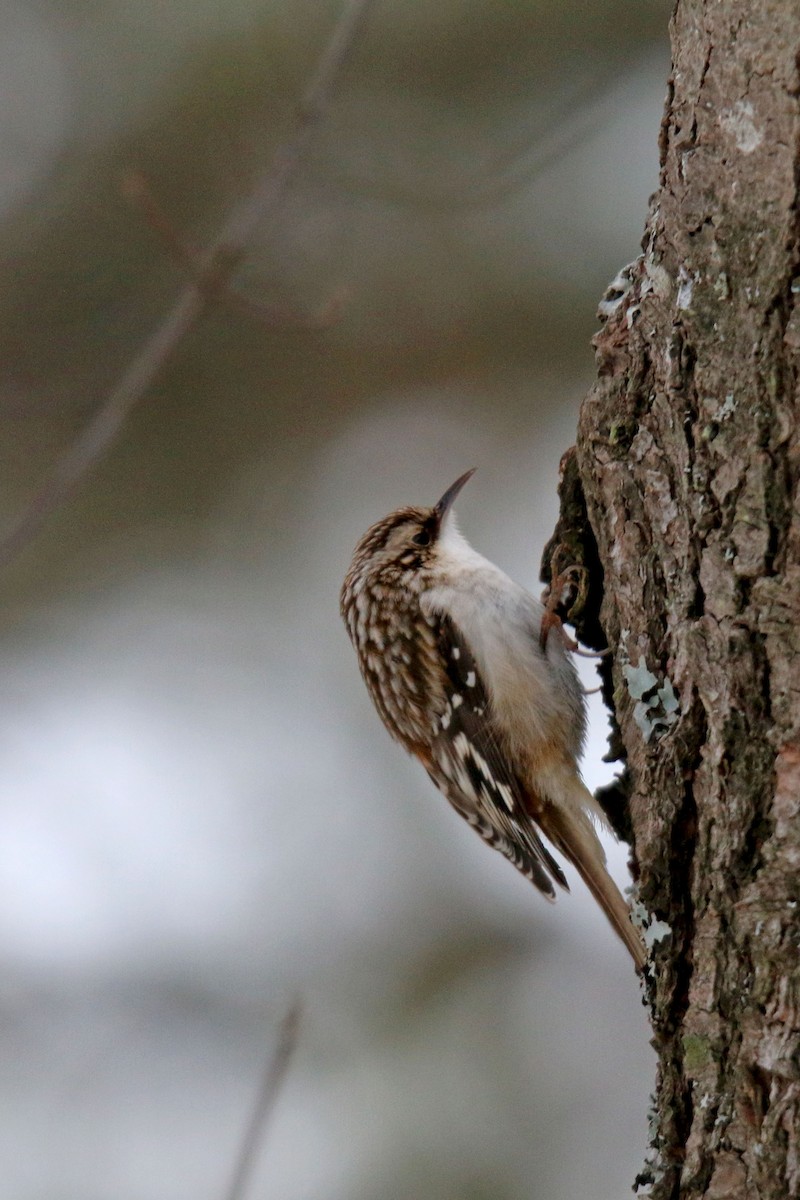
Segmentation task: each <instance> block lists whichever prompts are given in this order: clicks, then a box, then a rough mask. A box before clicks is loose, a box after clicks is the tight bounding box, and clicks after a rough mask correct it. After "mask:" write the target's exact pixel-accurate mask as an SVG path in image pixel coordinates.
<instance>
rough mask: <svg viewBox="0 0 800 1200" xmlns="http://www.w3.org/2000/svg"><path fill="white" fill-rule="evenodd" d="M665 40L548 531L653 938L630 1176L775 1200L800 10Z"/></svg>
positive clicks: (794, 821)
mask: <svg viewBox="0 0 800 1200" xmlns="http://www.w3.org/2000/svg"><path fill="white" fill-rule="evenodd" d="M671 32H672V50H673V72H672V79H671V84H670V91H669V93H668V99H667V107H666V112H665V116H664V121H663V125H662V136H661V178H660V186H659V190H658V192H657V193H656V195H655V196H654V197H653V200H652V203H651V210H650V214H649V218H648V221H647V226H646V230H645V237H644V241H643V247H644V251H643V253H642V255H641V256H640V258H639V259H637V261H636V262H635V263H633V264H631V266H630V267H629V268H628V269H627V270H626V272H624V273H623V275H622V276H621V277H620V280H619V281H618V283H619V286H618V287H616V288H615V291H614V294H613V295H609V296H608V297H607V300H606V302H605V304H604V307H603V309H602V310H601V313H602V316H603V319H604V326H603V329H602V330H601V332H600V333H599V334H598V335H597V337H596V339H595V346H596V351H597V368H598V378H597V381H596V383H595V385H594V387H593V389H592V391H591V392H590V394H589V395H588V397H587V398H586V400H585V401H584V404H583V408H582V413H581V420H580V427H579V436H578V445H577V459H576V462H577V471H578V473H579V476H580V486H581V488H582V493H583V498H585V509H583V508H582V501H581V503H577V504H576V503H574V502H573V503H572V504H571V507H570V508H569V509H567V508H566V507H565V508H562V523H561V527H560V534H559V538H558V541H559V544H567V543H568V542H569V540H570V539H569V538H568V537H567V536H566V531H570V536H572V535H574V536H575V538H576V540H577V542H578V543H580V541H581V538H580V527H581V524H582V522H583V516H582V515H581V513H582V512H583V513H584V515H587V516H588V525H589V527H590V528H589V529H587V530H585V539H584V541H585V546H586V548H587V552H586V553H585V554H584V553H582V552H581V550H580V548H579V549H578V551H577V553H576V554H574V557H575V558H576V560H577V561H579V562H581V561H583V562H584V563H585V564H587V565H589V566H590V567H591V564H592V562H594V563H596V567H595V576H596V580H598V581H599V582H600V583H601V587H600V588H598V589H595V591H594V592H592V591H591V590H590V592H589V597H590V605H589V607H590V609H592V611H589V612H588V613H586V614H583V615H582V617H581V619H579V621H578V625H579V628H580V625H581V623H582V621H587V622H588V623H589V627H590V629H589V633H590V636H591V634H592V631H594V633H595V634H596V622H597V620H599V622H600V625H601V626H602V629H603V631H604V633H605V638H606V639H607V641H608V644H609V645H610V646H612V647H613V649H614V652H615V658H614V661H613V664H611V663H609V664H608V671H609V673H608V674H607V675H606V679H605V682H606V696H607V699H608V702H609V706H610V707H611V708H612V709H613V711H614V712H615V716H616V721H617V725H618V738H617V739H616V747H617V749H618V750H619V752H620V757H623V758H624V759H625V761H626V763H627V772H626V779H627V781H628V782H629V784H630V787H629V793H630V794H629V814H630V828H631V830H632V835H633V845H634V849H635V869H636V875H637V878H638V895H639V902H640V903H641V905H642V906H643V907H644V909H645V910H646V912H647V913H648V914H652V916H653V917H654V918H656V921H657V924H656V929H657V931H658V933H659V935H660V937H659V940H658V944H657V948H656V951H655V962H654V965H653V967H652V972H653V981H652V984H651V987H650V1001H651V1005H652V1017H653V1026H654V1031H655V1045H656V1048H657V1050H658V1053H659V1075H658V1084H657V1091H656V1096H655V1109H654V1112H653V1114H652V1122H651V1128H652V1129H653V1131H654V1137H653V1149H652V1156H651V1159H650V1161H649V1162H648V1165H647V1167H646V1169H645V1171H644V1172H643V1173H642V1175H641V1176H640V1179H639V1181H638V1186H639V1187H640V1188H643V1189H646V1193H647V1195H649V1196H650V1197H651V1198H652V1200H700V1198H702V1200H740V1198H741V1200H743V1198H744V1197H753V1198H755V1197H758V1198H759V1200H785V1197H788V1196H796V1195H798V1194H800V1070H799V1069H798V1060H799V1059H800V975H798V944H799V943H800V921H799V916H800V907H799V905H798V901H799V900H800V873H799V872H798V863H800V821H798V816H800V689H799V688H798V680H799V679H800V661H799V660H800V388H799V385H798V381H799V380H800V302H799V301H800V171H799V170H798V163H800V9H798V6H797V4H796V0H775V2H774V3H772V4H770V5H768V6H762V7H758V6H755V7H754V6H753V5H751V4H749V3H748V0H721V2H719V0H713V3H712V2H711V0H679V2H678V4H677V7H676V10H675V14H674V17H673V21H672V30H671ZM573 468H574V463H573V464H572V466H570V464H569V461H568V463H567V469H568V470H569V471H570V472H573V485H574V484H575V478H574V471H573ZM565 495H568V496H572V499H573V501H574V498H575V487H574V486H573V487H572V488H571V489H566V491H565ZM573 549H574V547H573ZM550 550H551V551H552V544H551V547H550ZM592 596H594V601H593V602H592ZM594 640H595V641H596V637H595V639H594ZM618 799H619V797H617V798H616V800H617V801H618ZM616 816H617V817H619V813H618V812H617V813H616ZM616 823H617V827H618V828H619V827H620V824H621V823H620V821H619V820H617V822H616Z"/></svg>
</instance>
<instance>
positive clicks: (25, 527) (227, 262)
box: [0, 0, 372, 567]
mask: <svg viewBox="0 0 800 1200" xmlns="http://www.w3.org/2000/svg"><path fill="white" fill-rule="evenodd" d="M371 3H372V0H346V3H345V5H344V8H343V10H342V13H341V15H340V17H339V20H338V22H337V24H336V26H335V28H334V30H333V33H332V35H331V38H330V40H329V42H328V44H327V46H326V47H325V49H324V51H323V52H322V55H321V56H320V58H319V60H318V62H317V66H316V70H315V71H314V74H313V76H312V78H311V81H310V83H309V84H308V87H307V88H306V91H305V94H304V95H303V97H302V99H301V101H300V104H299V106H298V109H297V118H296V122H295V127H294V132H293V134H292V135H291V137H290V138H289V139H288V140H286V141H284V142H283V144H282V145H281V146H280V147H279V148H278V150H277V152H276V153H275V155H274V156H273V159H272V162H271V163H270V165H269V167H268V168H267V169H266V170H265V171H264V172H263V174H262V175H261V176H260V178H259V179H257V181H256V183H255V185H254V186H253V188H252V189H251V190H250V191H249V192H248V193H247V194H246V195H245V196H243V197H242V199H241V200H239V202H238V203H237V204H235V205H234V207H233V208H232V210H231V212H230V214H229V215H228V218H227V220H226V221H225V222H224V224H223V227H222V229H221V231H220V233H219V236H218V237H217V238H216V239H215V241H214V242H213V243H212V244H211V245H210V246H209V247H208V249H206V250H205V251H204V252H202V253H200V254H199V255H197V256H192V259H191V261H192V266H193V272H192V277H191V278H190V279H189V281H188V282H187V283H186V285H185V286H184V287H183V289H182V290H181V292H180V293H179V295H178V297H177V299H176V301H175V303H174V304H173V306H172V308H171V309H170V310H169V312H168V313H167V314H166V315H165V316H164V318H163V319H162V321H161V323H160V324H159V325H158V327H157V328H156V330H155V331H154V333H153V334H152V335H151V336H150V337H149V338H148V339H147V341H145V343H144V345H143V346H142V347H141V349H140V350H139V352H138V354H136V356H135V357H134V359H133V361H132V362H131V363H130V365H129V366H128V368H127V370H126V371H125V372H124V374H123V376H122V378H121V379H120V380H119V382H118V383H117V385H116V387H115V388H114V389H113V390H112V391H111V393H110V394H109V396H108V397H107V398H106V400H104V401H103V403H102V404H101V405H100V407H99V408H98V409H97V411H96V412H95V414H94V416H93V417H92V418H91V420H90V421H89V422H88V423H87V424H86V426H85V427H84V428H83V430H82V431H81V433H80V434H79V435H78V437H77V438H76V439H75V441H74V442H73V443H72V445H71V446H70V447H69V449H68V450H67V451H66V452H65V453H64V454H63V455H62V456H61V458H60V459H59V460H58V461H57V463H56V465H55V467H54V468H53V470H52V472H51V474H50V476H49V478H48V479H47V480H46V481H45V483H44V484H43V486H42V487H41V488H40V490H39V491H38V492H37V493H36V494H35V495H34V497H33V499H32V500H31V502H30V503H29V504H28V505H27V507H26V508H25V510H24V511H23V512H22V514H21V515H20V517H19V518H18V519H17V521H16V523H15V524H14V525H12V527H11V529H10V530H9V531H8V532H7V533H6V534H5V536H4V537H3V538H2V539H0V567H5V566H7V565H8V564H9V563H10V562H12V561H13V559H15V558H16V556H17V555H18V554H19V553H20V552H21V551H22V550H24V549H25V547H26V546H27V545H28V544H29V542H30V541H31V540H32V538H33V537H34V536H35V535H36V533H37V532H38V531H39V529H40V528H41V526H42V525H43V524H44V522H45V521H46V520H47V518H48V517H49V516H50V515H51V514H52V513H53V512H55V511H56V510H57V509H58V508H59V507H60V506H61V505H62V504H63V503H64V501H65V500H67V499H68V498H69V496H70V495H71V494H72V493H73V492H74V490H75V489H76V488H77V486H78V485H79V484H80V482H81V480H82V479H83V477H84V476H85V475H86V473H87V472H88V471H89V470H90V469H91V467H92V466H93V465H94V464H95V463H96V462H97V461H98V460H99V459H100V458H102V456H103V455H104V454H106V453H107V451H108V450H109V449H110V447H111V446H112V445H113V443H114V441H115V440H116V438H117V437H118V436H119V434H120V432H121V430H122V428H123V426H124V424H125V421H126V419H127V417H128V415H129V414H130V412H131V411H132V410H133V409H134V408H135V406H136V405H137V404H138V403H139V402H140V401H141V400H142V399H143V398H144V397H145V395H146V394H147V391H148V389H149V387H150V385H151V384H152V383H153V381H154V380H155V378H156V377H157V375H158V374H159V373H160V372H161V371H162V370H163V368H164V366H165V365H166V364H167V362H168V361H169V360H170V358H171V357H172V356H173V355H174V354H175V352H176V350H177V349H178V347H179V346H180V345H181V343H182V342H183V340H184V338H185V337H186V336H187V334H188V333H189V332H190V331H191V330H192V329H193V328H194V327H195V325H196V324H197V322H198V321H199V320H200V318H201V317H202V316H203V314H204V313H205V311H206V309H207V308H208V307H209V306H210V305H211V304H212V303H214V302H215V301H216V300H217V299H218V298H219V297H220V296H224V295H225V293H226V291H227V290H228V289H229V286H230V281H231V279H232V278H233V275H234V272H235V271H236V269H237V267H238V266H239V265H240V264H241V262H242V260H243V258H244V257H245V255H246V253H247V248H248V244H249V242H250V239H251V238H252V236H253V234H254V233H255V231H256V229H257V228H258V226H259V225H261V224H262V222H264V221H266V220H267V219H269V218H270V217H271V216H272V215H273V214H274V213H275V211H276V209H277V208H278V206H279V205H280V204H281V202H282V200H283V198H284V196H285V194H286V189H287V186H288V184H289V181H290V180H291V179H292V177H293V176H294V174H295V172H296V171H297V169H298V167H299V165H300V163H301V162H302V161H303V158H304V156H305V155H306V153H307V150H308V147H309V143H310V141H311V138H312V135H313V133H314V131H315V130H316V128H317V126H318V125H319V124H320V122H321V121H322V120H323V119H324V117H325V114H326V111H327V107H328V105H329V103H330V98H331V93H332V90H333V86H334V82H335V79H336V76H337V75H338V73H339V72H340V71H341V69H342V67H343V66H344V63H345V61H346V59H347V57H348V54H349V53H350V51H351V49H352V47H353V45H354V43H355V40H356V37H357V35H358V33H359V31H360V29H361V28H362V26H363V23H364V20H365V18H366V15H367V12H368V9H369V7H370V4H371Z"/></svg>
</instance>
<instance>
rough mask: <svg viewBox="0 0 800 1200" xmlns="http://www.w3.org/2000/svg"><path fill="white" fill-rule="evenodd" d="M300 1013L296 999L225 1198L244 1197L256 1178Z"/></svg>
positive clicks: (283, 1024)
mask: <svg viewBox="0 0 800 1200" xmlns="http://www.w3.org/2000/svg"><path fill="white" fill-rule="evenodd" d="M300 1015H301V1007H300V1001H299V1000H295V1001H294V1003H293V1004H292V1006H291V1008H290V1009H289V1011H288V1012H287V1014H286V1016H285V1017H284V1018H283V1021H282V1022H281V1027H280V1029H279V1031H278V1041H277V1043H276V1045H275V1049H274V1050H273V1052H272V1054H271V1055H270V1057H269V1060H268V1062H267V1065H266V1067H265V1069H264V1075H263V1077H262V1080H261V1087H260V1088H259V1091H258V1096H257V1097H256V1102H255V1104H254V1105H253V1111H252V1113H251V1115H250V1120H249V1121H248V1123H247V1128H246V1129H245V1131H244V1137H243V1138H242V1142H241V1145H240V1146H239V1151H238V1153H237V1155H236V1162H235V1163H234V1166H233V1174H232V1176H231V1181H230V1183H229V1185H228V1189H227V1191H226V1192H225V1194H224V1197H223V1200H244V1196H245V1194H246V1192H247V1188H248V1186H249V1184H250V1182H251V1180H252V1178H253V1171H254V1169H255V1166H256V1159H257V1156H258V1151H259V1150H260V1148H261V1144H262V1142H263V1140H264V1135H265V1134H266V1132H267V1129H268V1127H269V1119H270V1117H271V1116H272V1111H273V1109H274V1107H275V1101H276V1100H277V1098H278V1094H279V1092H280V1090H281V1085H282V1083H283V1081H284V1079H285V1078H286V1071H287V1068H288V1066H289V1060H290V1059H291V1057H292V1053H293V1051H294V1048H295V1046H296V1045H297V1034H298V1030H299V1028H300Z"/></svg>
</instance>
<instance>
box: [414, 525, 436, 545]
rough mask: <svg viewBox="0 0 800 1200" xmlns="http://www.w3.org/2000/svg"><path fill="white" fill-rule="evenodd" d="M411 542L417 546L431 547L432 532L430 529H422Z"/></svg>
mask: <svg viewBox="0 0 800 1200" xmlns="http://www.w3.org/2000/svg"><path fill="white" fill-rule="evenodd" d="M411 540H412V542H413V543H414V545H415V546H430V544H431V531H430V530H429V529H420V531H419V533H415V534H414V536H413V538H412V539H411Z"/></svg>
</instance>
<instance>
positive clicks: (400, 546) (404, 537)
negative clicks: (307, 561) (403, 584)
mask: <svg viewBox="0 0 800 1200" xmlns="http://www.w3.org/2000/svg"><path fill="white" fill-rule="evenodd" d="M474 473H475V468H474V467H473V468H472V470H470V471H465V473H464V474H463V475H460V476H459V477H458V479H457V480H456V481H455V483H452V484H451V485H450V487H449V488H448V489H447V491H446V492H445V493H444V495H443V496H442V497H441V498H440V499H439V500H438V501H437V502H436V504H434V505H433V507H432V508H398V509H396V510H395V512H392V513H389V515H388V516H387V517H384V518H383V520H382V521H378V522H376V524H375V525H373V526H371V528H370V529H368V530H367V532H366V533H365V534H364V536H363V537H362V538H361V540H360V541H359V543H358V545H357V546H356V548H355V551H354V552H353V561H352V564H351V566H350V571H349V572H348V575H347V578H346V579H345V584H344V588H343V590H342V599H343V602H344V598H345V594H346V593H347V592H348V591H350V592H352V591H353V590H354V588H356V589H357V588H358V586H359V585H361V586H363V585H364V584H365V583H367V582H369V583H371V584H373V585H374V584H376V583H378V584H379V583H380V582H382V581H383V580H385V581H386V582H387V584H390V583H394V584H396V583H397V582H398V581H400V580H403V579H405V580H406V581H407V582H410V581H411V580H412V579H414V578H419V577H420V576H421V575H423V574H424V573H425V571H426V570H429V569H430V568H431V567H432V566H433V565H434V563H435V562H436V557H437V550H438V545H439V540H440V538H441V536H442V533H443V531H444V530H445V529H446V527H447V524H448V519H450V520H452V509H453V504H454V502H455V499H456V496H458V494H459V492H460V491H461V489H462V488H463V486H464V484H465V483H466V482H467V480H469V479H470V478H471V477H472V475H474Z"/></svg>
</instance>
